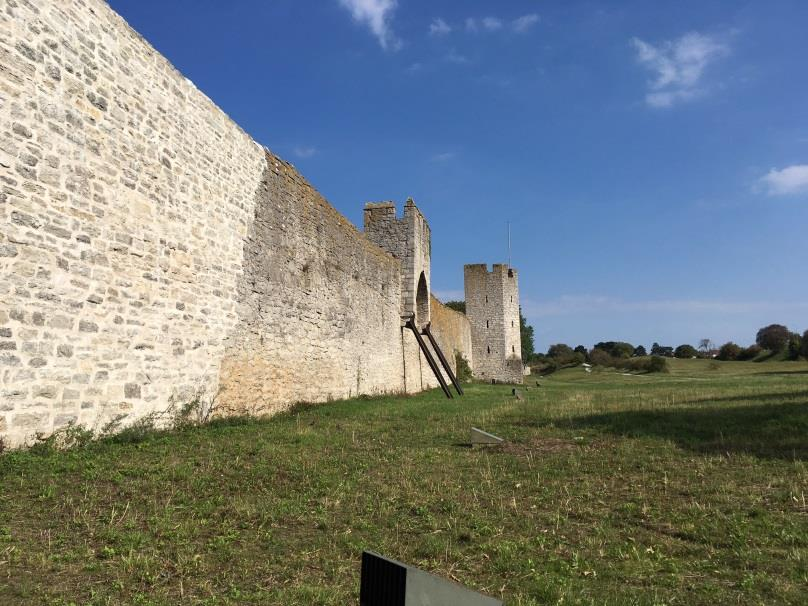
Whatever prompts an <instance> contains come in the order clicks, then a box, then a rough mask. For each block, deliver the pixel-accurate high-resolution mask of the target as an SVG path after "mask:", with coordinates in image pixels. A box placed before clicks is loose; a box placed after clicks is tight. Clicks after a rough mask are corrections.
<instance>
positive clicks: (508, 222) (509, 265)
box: [506, 221, 511, 269]
mask: <svg viewBox="0 0 808 606" xmlns="http://www.w3.org/2000/svg"><path fill="white" fill-rule="evenodd" d="M506 223H507V224H508V269H510V268H511V222H510V221H506Z"/></svg>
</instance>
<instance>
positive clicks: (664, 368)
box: [646, 356, 668, 372]
mask: <svg viewBox="0 0 808 606" xmlns="http://www.w3.org/2000/svg"><path fill="white" fill-rule="evenodd" d="M646 370H648V372H668V362H667V360H665V358H661V357H659V356H651V359H650V360H648V364H647V366H646Z"/></svg>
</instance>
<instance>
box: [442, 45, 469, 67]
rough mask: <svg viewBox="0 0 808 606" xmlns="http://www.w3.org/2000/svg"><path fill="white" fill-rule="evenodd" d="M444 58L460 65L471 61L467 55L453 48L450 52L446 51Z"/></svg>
mask: <svg viewBox="0 0 808 606" xmlns="http://www.w3.org/2000/svg"><path fill="white" fill-rule="evenodd" d="M444 59H446V61H448V62H449V63H457V64H460V65H465V64H466V63H469V58H468V57H466V55H461V54H460V53H458V52H457V51H456V50H455V49H452V50H450V51H449V52H448V53H446V56H445V57H444Z"/></svg>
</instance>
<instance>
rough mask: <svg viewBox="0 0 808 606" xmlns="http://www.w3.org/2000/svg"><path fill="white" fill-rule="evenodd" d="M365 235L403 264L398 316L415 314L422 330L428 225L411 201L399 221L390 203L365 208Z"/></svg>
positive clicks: (429, 247) (427, 288) (427, 273)
mask: <svg viewBox="0 0 808 606" xmlns="http://www.w3.org/2000/svg"><path fill="white" fill-rule="evenodd" d="M364 227H365V235H366V236H367V237H368V239H370V240H371V241H372V242H374V243H376V244H378V245H379V246H381V247H382V248H383V249H384V250H386V251H387V252H389V253H390V254H391V255H393V256H394V257H395V258H397V259H399V260H400V261H401V264H402V269H403V276H402V287H401V315H402V316H411V315H412V314H415V316H416V318H415V319H416V324H417V325H418V326H419V327H423V326H425V325H426V324H428V323H429V320H430V309H429V306H430V292H431V286H430V285H431V282H430V265H431V257H432V241H431V232H430V229H429V224H428V223H427V222H426V219H425V218H424V216H423V214H421V211H420V210H418V207H417V206H416V205H415V202H413V201H412V199H410V200H407V202H406V203H405V204H404V214H403V216H402V218H401V219H398V218H397V217H396V208H395V204H393V203H392V202H380V203H368V204H366V205H365V216H364Z"/></svg>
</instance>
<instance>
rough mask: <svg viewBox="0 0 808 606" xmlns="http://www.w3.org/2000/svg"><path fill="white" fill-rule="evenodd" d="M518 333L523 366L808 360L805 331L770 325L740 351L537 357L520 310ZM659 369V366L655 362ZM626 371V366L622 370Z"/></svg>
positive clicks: (730, 345) (688, 348)
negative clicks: (649, 360)
mask: <svg viewBox="0 0 808 606" xmlns="http://www.w3.org/2000/svg"><path fill="white" fill-rule="evenodd" d="M444 305H446V306H447V307H449V308H451V309H454V310H455V311H459V312H461V313H466V302H465V301H448V302H446V303H444ZM519 332H520V336H521V341H522V361H523V363H525V364H530V363H531V362H533V363H536V362H538V363H542V364H545V365H547V364H549V365H552V366H569V365H574V364H583V363H584V362H588V363H592V364H594V365H596V366H603V365H607V366H619V364H620V361H625V360H629V359H631V358H645V357H648V356H650V357H651V358H662V359H663V361H664V358H680V359H692V358H714V359H717V360H722V361H735V360H737V361H746V360H755V359H757V358H760V357H761V356H763V354H764V353H766V352H768V353H769V354H770V355H771V356H776V355H785V358H786V359H788V360H799V359H800V358H806V359H808V330H806V331H805V332H803V333H802V334H801V335H800V334H799V333H796V332H792V331H791V330H789V329H788V327H786V326H784V325H782V324H769V325H768V326H764V327H763V328H761V329H760V330H758V332H757V334H756V335H755V343H754V344H753V345H750V346H748V347H741V346H740V345H738V344H736V343H734V342H733V341H728V342H727V343H724V344H723V345H721V347H719V348H716V347H715V345H714V344H713V342H712V340H711V339H700V340H699V344H698V347H694V346H693V345H690V344H688V343H683V344H682V345H679V346H677V347H672V346H668V345H660V344H659V343H656V342H655V343H654V344H653V345H651V350H650V352H649V351H648V350H646V349H645V346H643V345H637V346H636V347H635V346H634V345H632V344H631V343H628V342H625V341H600V342H598V343H595V345H594V347H592V349H587V348H586V347H584V346H583V345H578V346H576V347H574V348H572V347H570V346H569V345H567V344H566V343H554V344H552V345H550V347H549V348H548V349H547V353H546V354H542V353H537V352H536V351H535V345H534V330H533V327H532V326H531V325H530V324H528V323H527V320H526V319H525V317H524V316H523V315H522V308H521V307H519ZM655 364H656V365H657V366H659V363H658V362H655ZM624 367H625V366H624Z"/></svg>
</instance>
